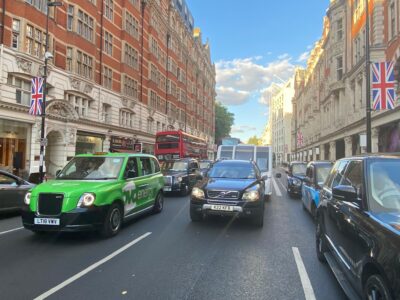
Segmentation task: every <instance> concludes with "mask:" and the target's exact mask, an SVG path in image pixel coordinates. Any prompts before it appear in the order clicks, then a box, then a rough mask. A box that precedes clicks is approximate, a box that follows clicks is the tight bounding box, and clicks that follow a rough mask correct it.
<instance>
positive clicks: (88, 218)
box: [22, 153, 164, 237]
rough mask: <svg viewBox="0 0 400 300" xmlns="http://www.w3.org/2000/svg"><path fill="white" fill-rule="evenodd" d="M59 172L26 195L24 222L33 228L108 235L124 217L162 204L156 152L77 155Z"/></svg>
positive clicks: (157, 210) (117, 227) (126, 218)
mask: <svg viewBox="0 0 400 300" xmlns="http://www.w3.org/2000/svg"><path fill="white" fill-rule="evenodd" d="M57 173H58V174H57V177H56V178H55V179H54V180H50V181H48V182H45V183H42V184H40V185H38V186H36V187H35V188H33V189H32V190H31V191H30V192H28V193H27V194H26V196H25V200H24V202H25V206H24V207H23V209H22V222H23V226H24V227H25V228H27V229H30V230H32V231H33V232H37V233H40V232H45V231H83V230H99V231H100V232H101V234H102V235H103V236H105V237H110V236H113V235H116V234H117V233H118V232H119V230H120V229H121V225H122V223H123V222H124V221H127V220H128V219H130V218H133V217H135V216H138V215H141V214H143V213H146V212H153V213H159V212H161V210H162V209H163V204H164V200H163V194H162V190H163V186H164V179H163V175H162V174H161V172H160V166H159V163H158V161H157V159H156V158H155V157H154V156H152V155H147V154H127V153H97V154H84V155H77V156H75V157H74V158H73V159H72V160H71V161H70V162H69V163H68V164H67V165H66V166H65V167H64V169H63V170H61V171H59V172H57Z"/></svg>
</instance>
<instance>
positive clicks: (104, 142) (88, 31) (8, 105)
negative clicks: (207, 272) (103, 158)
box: [0, 0, 215, 174]
mask: <svg viewBox="0 0 400 300" xmlns="http://www.w3.org/2000/svg"><path fill="white" fill-rule="evenodd" d="M61 2H62V3H63V6H62V7H50V8H49V9H50V11H49V15H50V22H49V52H51V53H52V54H53V57H54V58H53V59H52V60H49V74H48V86H47V88H48V89H47V90H48V97H47V109H46V112H47V123H46V125H47V126H46V134H45V135H46V137H47V139H48V146H47V147H46V155H45V157H46V169H47V173H48V174H54V173H55V171H56V170H57V169H60V168H61V167H62V166H63V165H65V163H66V162H67V161H68V160H69V159H70V158H71V157H72V156H74V155H75V154H77V153H85V152H93V151H109V150H110V149H112V148H113V146H114V144H118V146H119V147H120V146H121V145H120V144H121V140H122V143H123V144H127V145H130V144H131V143H132V142H140V143H143V149H144V151H146V152H148V153H152V152H153V151H154V141H155V138H154V137H155V133H156V132H158V131H163V130H178V129H182V130H184V131H186V132H189V133H191V134H193V135H196V136H199V137H202V138H204V139H206V140H207V142H208V144H209V149H210V153H212V150H213V144H214V131H215V130H214V126H215V124H214V114H215V113H214V101H215V67H214V64H213V63H212V62H211V58H210V48H209V44H208V43H206V44H203V42H202V37H201V33H200V30H199V29H195V28H194V20H193V17H192V15H191V14H190V11H189V9H188V7H187V5H186V3H185V2H184V1H183V0H85V1H82V0H79V1H78V0H63V1H61ZM46 3H47V0H8V1H7V0H0V24H3V26H2V27H1V28H0V30H1V31H0V45H1V49H0V51H1V53H0V167H3V168H8V169H10V170H12V169H14V171H15V170H16V169H21V170H25V171H26V172H30V173H32V172H37V170H38V165H39V147H40V143H39V142H40V123H41V119H40V117H33V116H30V115H29V114H28V110H29V103H30V80H31V78H32V77H33V76H38V75H41V74H42V73H43V65H44V44H45V22H46V9H47V6H46Z"/></svg>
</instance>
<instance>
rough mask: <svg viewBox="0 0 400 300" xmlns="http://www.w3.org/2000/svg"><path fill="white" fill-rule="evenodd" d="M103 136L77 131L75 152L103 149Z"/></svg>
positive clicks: (84, 152)
mask: <svg viewBox="0 0 400 300" xmlns="http://www.w3.org/2000/svg"><path fill="white" fill-rule="evenodd" d="M104 139H105V136H103V135H97V134H93V133H88V132H82V131H78V133H77V136H76V150H75V153H76V154H86V153H95V152H102V151H103V143H104Z"/></svg>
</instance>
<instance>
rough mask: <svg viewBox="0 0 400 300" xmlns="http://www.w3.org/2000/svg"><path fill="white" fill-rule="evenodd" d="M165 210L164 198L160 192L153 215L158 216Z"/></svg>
mask: <svg viewBox="0 0 400 300" xmlns="http://www.w3.org/2000/svg"><path fill="white" fill-rule="evenodd" d="M163 208H164V197H163V194H162V193H161V192H158V194H157V197H156V200H155V202H154V207H153V213H155V214H158V213H160V212H161V211H162V210H163Z"/></svg>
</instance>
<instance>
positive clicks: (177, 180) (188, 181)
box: [161, 158, 203, 196]
mask: <svg viewBox="0 0 400 300" xmlns="http://www.w3.org/2000/svg"><path fill="white" fill-rule="evenodd" d="M161 169H162V173H163V175H164V183H165V185H164V193H170V192H177V193H180V194H181V195H182V196H186V195H187V194H189V192H190V191H191V190H192V188H193V186H194V185H195V184H196V183H197V181H199V180H201V179H202V178H203V177H202V176H201V173H200V167H199V162H198V161H197V160H196V159H194V158H182V159H177V160H169V161H168V160H167V161H163V162H162V164H161Z"/></svg>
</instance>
